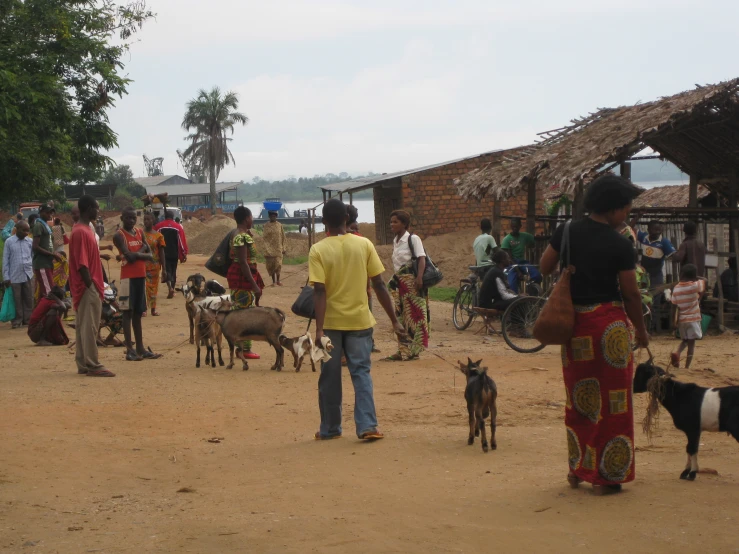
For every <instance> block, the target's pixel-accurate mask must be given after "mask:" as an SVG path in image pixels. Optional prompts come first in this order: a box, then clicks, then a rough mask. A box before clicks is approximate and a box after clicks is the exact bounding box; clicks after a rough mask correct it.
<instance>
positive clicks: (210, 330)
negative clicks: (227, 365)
mask: <svg viewBox="0 0 739 554" xmlns="http://www.w3.org/2000/svg"><path fill="white" fill-rule="evenodd" d="M191 305H192V306H194V307H195V309H196V310H197V312H196V313H195V320H194V323H195V345H196V346H197V349H198V353H197V358H196V359H195V367H200V346H201V345H202V346H205V365H206V366H207V365H208V363H210V364H211V365H212V366H213V367H216V355H215V351H214V348H213V347H214V345H217V346H218V364H219V365H223V356H221V344H222V342H223V333H222V332H221V326H220V325H218V322H217V321H216V313H217V310H219V309H221V310H224V311H225V310H227V309H230V306H231V303H230V302H229V301H228V300H220V299H219V298H218V297H214V298H206V299H205V300H201V301H199V302H197V301H196V302H192V303H191Z"/></svg>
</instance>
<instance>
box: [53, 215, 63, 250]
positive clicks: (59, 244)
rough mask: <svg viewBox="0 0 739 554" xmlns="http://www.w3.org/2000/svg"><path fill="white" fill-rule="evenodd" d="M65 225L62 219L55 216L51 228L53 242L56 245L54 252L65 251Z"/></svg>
mask: <svg viewBox="0 0 739 554" xmlns="http://www.w3.org/2000/svg"><path fill="white" fill-rule="evenodd" d="M64 237H65V233H64V226H63V225H62V220H61V219H59V218H58V217H56V218H54V225H53V226H52V228H51V243H52V245H53V246H54V252H57V253H61V252H64Z"/></svg>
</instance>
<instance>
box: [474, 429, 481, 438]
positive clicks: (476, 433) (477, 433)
mask: <svg viewBox="0 0 739 554" xmlns="http://www.w3.org/2000/svg"><path fill="white" fill-rule="evenodd" d="M475 436H476V437H479V436H480V430H479V429H475Z"/></svg>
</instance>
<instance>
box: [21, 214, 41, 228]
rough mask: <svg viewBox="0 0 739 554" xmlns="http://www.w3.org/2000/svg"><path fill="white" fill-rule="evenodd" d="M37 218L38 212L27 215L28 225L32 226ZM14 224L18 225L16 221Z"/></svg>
mask: <svg viewBox="0 0 739 554" xmlns="http://www.w3.org/2000/svg"><path fill="white" fill-rule="evenodd" d="M37 219H38V214H31V215H29V216H28V226H29V227H31V228H33V224H34V223H36V220H37ZM16 225H18V224H17V223H16Z"/></svg>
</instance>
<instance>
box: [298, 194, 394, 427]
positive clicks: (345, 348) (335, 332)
mask: <svg viewBox="0 0 739 554" xmlns="http://www.w3.org/2000/svg"><path fill="white" fill-rule="evenodd" d="M347 219H348V216H347V211H346V206H345V205H344V203H343V202H341V201H340V200H339V199H338V198H334V199H332V200H329V201H328V202H326V204H325V205H324V207H323V222H324V224H325V225H326V226H327V228H328V231H329V236H328V237H327V238H326V239H324V240H322V241H321V242H319V243H317V244H314V245H313V247H312V248H311V250H310V254H309V262H308V268H309V280H310V282H311V283H312V284H313V288H314V291H315V307H316V344H318V345H321V340H322V338H323V337H324V335H325V336H326V337H328V338H329V339H330V340H331V343H332V344H333V347H334V348H333V350H332V351H331V359H330V360H329V361H328V362H323V363H321V376H320V377H319V379H318V407H319V409H320V412H321V426H320V429H319V430H318V431H317V432H316V434H315V436H314V437H315V439H316V440H326V439H335V438H339V437H340V436H341V433H342V429H341V400H342V399H341V357H342V355H345V356H346V361H347V365H348V366H349V374H350V375H351V378H352V384H353V385H354V422H355V425H356V432H357V436H358V437H359V438H360V439H362V440H377V439H381V438H383V436H384V435H383V434H382V433H381V432H380V431H379V429H378V428H377V416H376V413H375V401H374V394H373V387H372V377H371V376H370V369H371V365H372V364H371V361H370V351H371V350H372V328H373V327H374V325H375V324H376V323H377V322H376V321H375V319H374V317H372V314H371V313H370V311H369V305H368V301H367V288H366V286H367V278H368V277H369V278H370V279H371V280H372V287H373V288H374V289H375V294H376V295H377V299H378V300H379V302H380V304H381V305H382V307H383V309H384V310H385V313H386V314H387V315H388V317H389V318H390V321H391V322H392V325H393V330H394V331H395V332H396V333H397V334H398V335H399V336H402V335H404V334H405V330H404V329H403V327H402V326H401V325H400V323H399V322H398V320H397V318H396V317H395V310H394V308H393V302H392V299H391V298H390V294H389V293H388V291H387V288H386V287H385V283H383V281H382V272H383V271H384V269H385V268H384V267H383V266H382V262H381V261H380V258H379V257H378V255H377V252H376V250H375V247H374V246H373V245H372V243H371V242H370V241H369V240H368V239H366V238H362V237H357V236H355V235H352V234H349V233H347V232H346V223H347Z"/></svg>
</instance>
